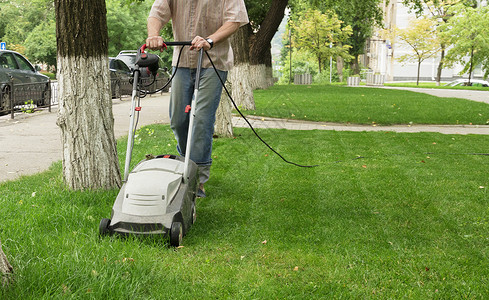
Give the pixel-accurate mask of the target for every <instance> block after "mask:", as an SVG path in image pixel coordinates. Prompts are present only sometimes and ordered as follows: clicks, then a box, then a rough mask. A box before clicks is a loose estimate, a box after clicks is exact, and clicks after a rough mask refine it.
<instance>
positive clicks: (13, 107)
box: [0, 78, 169, 119]
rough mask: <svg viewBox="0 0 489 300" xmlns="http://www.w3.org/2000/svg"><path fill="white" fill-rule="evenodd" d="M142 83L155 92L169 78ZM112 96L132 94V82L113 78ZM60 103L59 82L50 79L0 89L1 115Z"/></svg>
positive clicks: (146, 88)
mask: <svg viewBox="0 0 489 300" xmlns="http://www.w3.org/2000/svg"><path fill="white" fill-rule="evenodd" d="M141 81H142V85H143V87H144V90H146V91H149V92H152V93H153V92H155V91H156V90H158V89H161V88H162V87H163V86H164V85H165V84H166V83H167V82H168V79H167V78H158V79H156V80H154V81H153V80H152V79H151V78H143V79H142V80H141ZM168 89H169V87H166V88H165V89H164V90H163V91H161V92H162V93H163V92H167V91H168ZM111 91H112V98H120V99H121V98H122V96H124V95H131V94H132V83H131V82H129V80H127V81H121V80H119V79H111ZM54 105H58V82H57V81H50V82H49V83H14V82H12V81H11V82H10V83H9V84H8V87H6V88H4V90H3V91H0V115H3V114H10V116H11V118H12V119H13V118H14V113H15V112H16V111H17V112H18V111H21V112H30V111H33V110H34V109H35V108H36V107H38V108H41V107H44V108H46V107H47V108H48V110H49V112H51V107H52V106H54Z"/></svg>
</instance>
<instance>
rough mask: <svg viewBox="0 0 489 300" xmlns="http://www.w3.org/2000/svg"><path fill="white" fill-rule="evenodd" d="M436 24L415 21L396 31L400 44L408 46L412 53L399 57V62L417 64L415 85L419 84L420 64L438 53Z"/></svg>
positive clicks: (426, 21)
mask: <svg viewBox="0 0 489 300" xmlns="http://www.w3.org/2000/svg"><path fill="white" fill-rule="evenodd" d="M435 25H436V23H435V22H434V21H433V20H431V19H415V20H413V21H411V22H410V26H409V27H408V28H406V29H399V30H396V33H397V36H398V37H399V39H400V40H401V42H403V43H405V44H406V45H408V46H409V47H410V48H411V49H412V50H413V52H411V53H407V54H404V55H401V56H400V57H399V59H398V60H399V61H400V62H406V61H415V62H416V63H417V64H418V74H417V80H416V84H419V72H420V66H421V63H422V62H423V61H424V60H425V59H427V58H430V57H432V56H434V55H435V54H436V53H437V52H438V51H440V46H439V45H440V44H439V42H438V39H437V35H436V29H435Z"/></svg>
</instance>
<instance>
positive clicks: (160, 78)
mask: <svg viewBox="0 0 489 300" xmlns="http://www.w3.org/2000/svg"><path fill="white" fill-rule="evenodd" d="M137 53H138V51H137V50H123V51H121V52H119V54H118V55H117V58H118V59H120V60H122V61H124V62H125V63H126V65H127V66H128V67H129V68H130V69H131V71H132V72H133V71H134V68H135V66H136V55H137ZM161 65H162V60H161V58H160V68H159V69H158V73H157V74H156V80H157V82H156V83H154V84H151V82H153V78H152V77H151V72H150V71H149V69H148V68H139V71H140V73H141V78H142V79H143V82H144V83H145V84H151V86H150V87H148V90H150V91H153V90H155V89H156V88H161V87H162V86H163V85H164V84H166V83H167V81H168V79H169V78H170V76H169V73H168V68H167V67H161ZM169 87H170V86H169V85H168V86H167V87H166V89H165V91H168V89H169Z"/></svg>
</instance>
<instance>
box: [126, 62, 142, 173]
mask: <svg viewBox="0 0 489 300" xmlns="http://www.w3.org/2000/svg"><path fill="white" fill-rule="evenodd" d="M138 83H139V68H136V70H135V71H134V82H133V83H132V100H131V111H130V112H129V117H130V119H129V133H128V135H127V148H126V162H125V165H124V182H127V178H128V177H129V167H130V165H131V156H132V146H133V144H134V134H135V131H136V128H134V119H135V114H136V103H137V102H138V98H139V91H138Z"/></svg>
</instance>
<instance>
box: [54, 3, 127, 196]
mask: <svg viewBox="0 0 489 300" xmlns="http://www.w3.org/2000/svg"><path fill="white" fill-rule="evenodd" d="M55 6H56V38H57V44H58V46H57V49H58V53H57V57H58V74H57V76H58V87H59V109H58V120H57V124H58V126H59V127H60V129H61V139H62V145H63V176H64V180H65V182H66V184H67V185H68V186H69V187H70V188H72V189H76V190H79V189H99V188H106V189H110V188H116V187H120V185H121V176H120V169H119V161H118V157H117V149H116V141H115V137H114V118H113V115H112V99H111V91H110V76H109V69H108V48H107V45H108V33H107V21H106V7H105V1H104V0H85V1H70V0H55Z"/></svg>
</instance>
